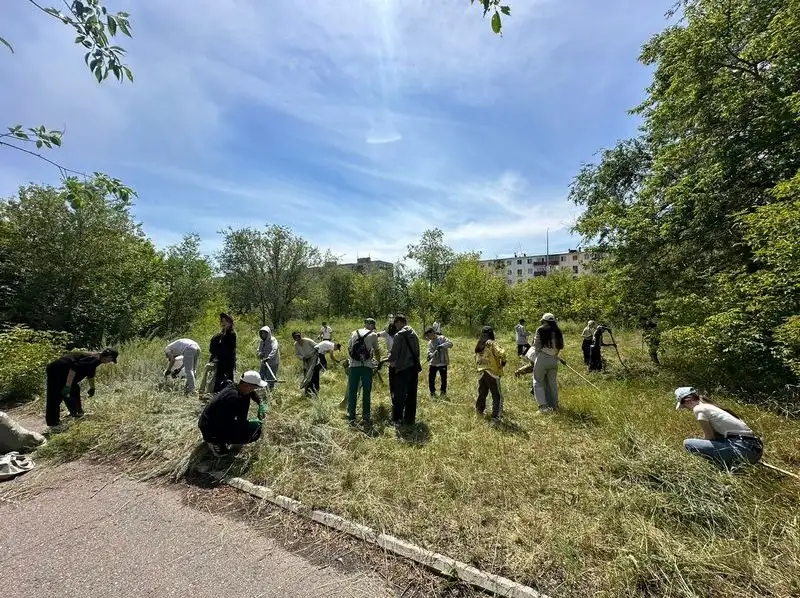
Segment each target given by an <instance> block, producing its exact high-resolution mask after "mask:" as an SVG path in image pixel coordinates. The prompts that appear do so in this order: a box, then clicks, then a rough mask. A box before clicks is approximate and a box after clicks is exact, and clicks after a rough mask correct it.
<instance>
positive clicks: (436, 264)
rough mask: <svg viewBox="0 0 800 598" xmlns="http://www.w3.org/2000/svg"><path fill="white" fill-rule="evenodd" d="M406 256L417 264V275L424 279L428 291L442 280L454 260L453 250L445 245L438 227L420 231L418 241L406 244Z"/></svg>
mask: <svg viewBox="0 0 800 598" xmlns="http://www.w3.org/2000/svg"><path fill="white" fill-rule="evenodd" d="M406 257H407V258H409V259H412V260H415V261H416V262H417V263H418V264H419V267H420V272H419V273H418V276H419V277H421V278H424V279H425V281H426V282H427V284H428V290H430V291H432V290H433V287H434V286H435V285H437V284H441V283H442V282H443V281H444V277H445V275H446V274H447V270H449V269H450V267H451V266H452V265H453V264H454V263H455V261H456V254H455V252H454V251H453V250H452V249H451V248H450V247H448V246H447V245H445V243H444V233H443V232H442V231H441V230H440V229H438V228H433V229H429V230H426V231H425V232H424V233H422V237H421V238H420V240H419V242H418V243H416V244H414V245H409V246H408V253H407V254H406Z"/></svg>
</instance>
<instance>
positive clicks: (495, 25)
mask: <svg viewBox="0 0 800 598" xmlns="http://www.w3.org/2000/svg"><path fill="white" fill-rule="evenodd" d="M502 28H503V24H502V23H501V22H500V13H499V12H495V13H494V14H493V15H492V31H494V32H495V33H500V30H501V29H502Z"/></svg>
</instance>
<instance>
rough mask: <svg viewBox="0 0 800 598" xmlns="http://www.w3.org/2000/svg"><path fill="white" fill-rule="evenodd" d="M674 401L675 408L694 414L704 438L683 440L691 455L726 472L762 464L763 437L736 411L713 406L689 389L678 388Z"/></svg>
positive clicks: (685, 387) (695, 390) (688, 387)
mask: <svg viewBox="0 0 800 598" xmlns="http://www.w3.org/2000/svg"><path fill="white" fill-rule="evenodd" d="M675 400H676V403H675V409H676V410H677V409H681V408H683V409H688V410H690V411H692V412H693V413H694V416H695V419H697V423H698V424H699V425H700V429H701V430H702V431H703V438H687V439H686V440H684V441H683V447H684V448H685V449H686V450H687V451H688V452H689V453H691V454H692V455H697V456H698V457H703V458H705V459H708V460H709V461H711V462H713V463H714V464H716V465H717V466H719V467H722V468H724V469H726V470H730V469H732V468H733V467H734V466H736V465H737V464H739V463H742V462H747V463H751V464H756V463H758V462H759V460H760V459H761V455H762V454H763V452H764V445H763V443H762V442H761V438H759V437H758V436H757V435H756V433H755V432H753V430H752V429H751V428H750V427H749V426H748V425H747V424H746V423H744V422H743V421H742V420H741V418H740V417H739V416H738V415H736V414H735V413H733V411H729V410H728V409H723V408H722V407H718V406H717V405H714V404H713V403H711V402H710V401H709V400H708V399H707V398H706V397H704V396H702V395H701V394H700V393H699V392H698V391H697V389H695V388H692V387H690V386H682V387H681V388H676V389H675Z"/></svg>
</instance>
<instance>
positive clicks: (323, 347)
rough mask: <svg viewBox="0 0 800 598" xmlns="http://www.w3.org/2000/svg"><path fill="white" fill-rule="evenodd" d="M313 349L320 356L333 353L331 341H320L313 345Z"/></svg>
mask: <svg viewBox="0 0 800 598" xmlns="http://www.w3.org/2000/svg"><path fill="white" fill-rule="evenodd" d="M314 348H315V349H316V350H317V353H319V354H320V355H325V353H330V352H331V351H333V341H322V342H320V343H317V344H316V345H314Z"/></svg>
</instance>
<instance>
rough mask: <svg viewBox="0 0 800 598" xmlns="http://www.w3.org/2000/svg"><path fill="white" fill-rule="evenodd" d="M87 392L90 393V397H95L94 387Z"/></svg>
mask: <svg viewBox="0 0 800 598" xmlns="http://www.w3.org/2000/svg"><path fill="white" fill-rule="evenodd" d="M86 394H87V395H89V396H90V397H93V396H94V387H92V388H90V389H89V391H88V392H87V393H86Z"/></svg>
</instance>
